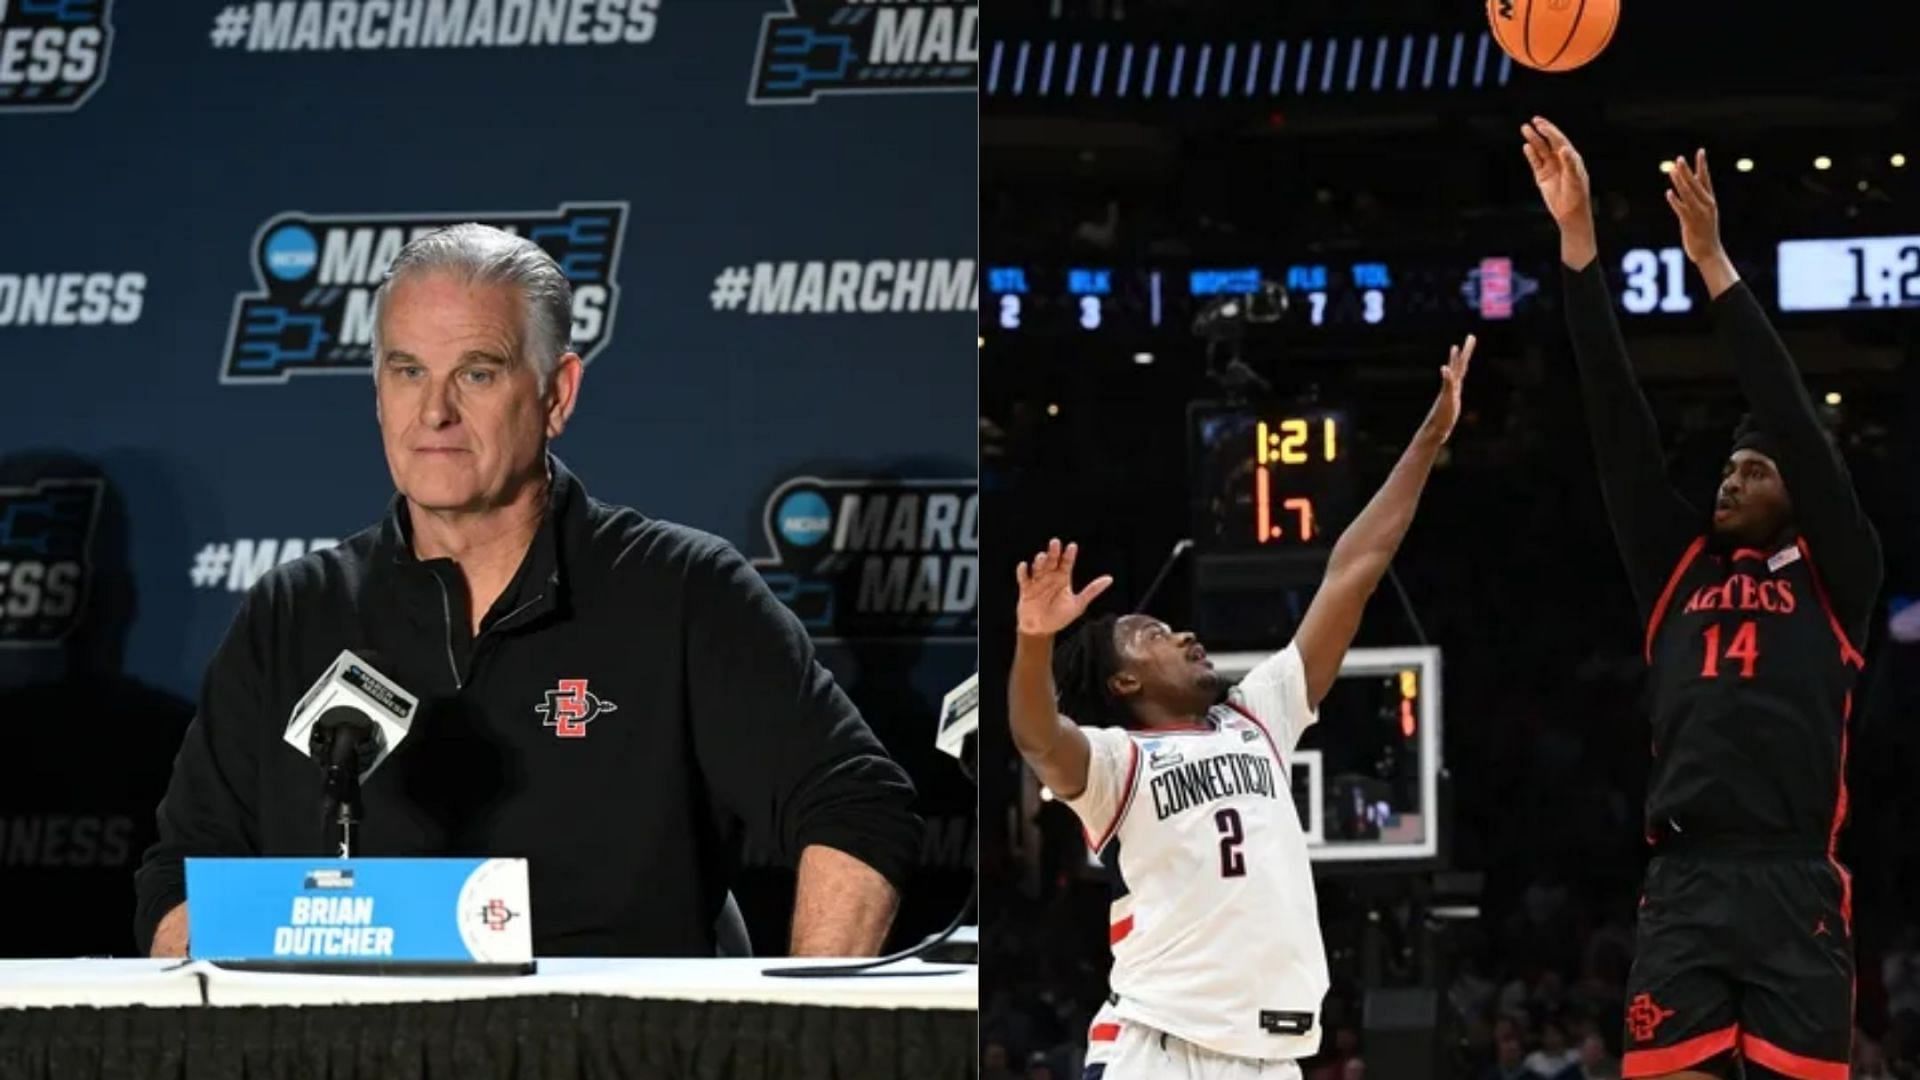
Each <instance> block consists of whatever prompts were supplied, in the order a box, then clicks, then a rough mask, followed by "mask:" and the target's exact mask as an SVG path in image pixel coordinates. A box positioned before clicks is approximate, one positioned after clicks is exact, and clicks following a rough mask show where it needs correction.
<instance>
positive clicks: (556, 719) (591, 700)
mask: <svg viewBox="0 0 1920 1080" xmlns="http://www.w3.org/2000/svg"><path fill="white" fill-rule="evenodd" d="M619 709H620V706H618V705H615V704H614V703H613V702H611V701H606V700H603V699H601V698H600V697H598V696H596V695H595V694H594V692H593V691H591V690H588V689H587V680H585V679H561V680H560V687H559V689H557V690H549V691H547V699H546V700H545V701H543V702H541V703H540V704H538V705H535V706H534V707H533V711H534V712H537V713H539V714H540V726H541V727H550V728H552V729H553V733H554V734H555V735H558V736H559V737H560V738H562V739H584V738H586V737H587V725H588V724H590V723H592V722H593V718H594V717H596V716H604V715H606V714H607V713H610V712H618V711H619Z"/></svg>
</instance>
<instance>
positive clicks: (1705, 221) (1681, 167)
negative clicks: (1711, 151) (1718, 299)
mask: <svg viewBox="0 0 1920 1080" xmlns="http://www.w3.org/2000/svg"><path fill="white" fill-rule="evenodd" d="M1693 160H1694V164H1693V165H1691V166H1689V165H1688V164H1687V159H1686V158H1684V157H1677V158H1674V159H1673V168H1672V169H1671V170H1669V171H1668V172H1667V181H1668V184H1669V185H1670V186H1669V187H1668V188H1667V205H1668V206H1671V207H1673V215H1674V216H1675V217H1677V218H1679V219H1680V246H1681V247H1683V248H1685V249H1686V251H1687V258H1689V259H1691V260H1693V262H1694V264H1695V265H1698V264H1700V263H1703V262H1706V261H1708V260H1710V259H1713V258H1715V257H1717V256H1719V255H1720V254H1722V248H1721V246H1720V203H1719V200H1717V199H1715V198H1714V195H1713V173H1711V172H1709V171H1708V170H1707V152H1706V151H1705V150H1695V151H1694V152H1693Z"/></svg>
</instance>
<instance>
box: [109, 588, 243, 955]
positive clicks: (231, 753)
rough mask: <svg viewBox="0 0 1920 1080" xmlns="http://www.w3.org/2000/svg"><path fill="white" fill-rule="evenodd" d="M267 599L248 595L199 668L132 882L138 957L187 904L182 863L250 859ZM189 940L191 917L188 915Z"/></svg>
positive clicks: (184, 872)
mask: <svg viewBox="0 0 1920 1080" xmlns="http://www.w3.org/2000/svg"><path fill="white" fill-rule="evenodd" d="M270 609H271V604H270V601H269V598H267V597H265V596H263V595H262V588H261V587H256V588H255V589H254V590H253V591H252V592H250V593H249V594H248V595H247V598H246V600H245V601H243V602H242V603H241V605H240V610H239V612H237V613H236V614H235V615H234V619H233V624H232V625H231V626H229V627H228V628H227V635H226V637H225V638H224V639H223V640H222V641H221V642H220V647H219V648H218V649H217V650H215V652H214V654H213V660H212V662H211V663H209V664H208V665H207V674H206V678H205V679H204V680H203V681H202V682H201V687H200V707H199V709H198V711H197V712H196V713H195V714H194V717H193V723H192V724H190V725H188V727H187V733H186V736H185V738H184V739H183V740H182V741H181V743H180V751H179V753H178V754H176V755H175V756H174V759H173V778H172V779H171V780H169V781H168V782H167V793H166V795H165V796H164V797H163V798H162V799H161V800H160V806H159V809H158V810H157V812H156V817H157V819H158V825H159V834H160V837H159V840H158V841H156V842H155V843H154V845H153V846H152V847H150V848H148V849H147V852H146V854H145V855H144V856H143V857H142V858H141V860H140V869H139V870H138V871H136V872H135V874H134V909H133V910H134V915H133V935H134V940H135V941H136V942H137V943H138V944H139V946H140V952H141V954H142V955H145V954H146V953H148V952H149V951H151V950H152V948H153V931H154V928H155V927H156V926H157V925H159V922H160V920H161V919H162V918H163V917H164V916H165V915H166V914H167V912H169V911H171V910H173V908H174V906H175V905H176V904H179V903H180V902H181V901H182V900H185V899H186V898H187V878H186V862H185V860H186V857H187V856H189V855H254V854H257V853H258V852H259V834H258V830H257V828H256V824H255V821H256V819H255V813H256V809H257V808H256V807H255V805H254V792H255V790H256V788H255V783H254V777H255V773H256V770H257V768H258V765H259V757H258V750H257V748H258V743H259V738H258V736H259V731H260V726H259V725H260V715H259V707H260V701H261V695H260V685H261V680H262V678H263V676H264V672H263V670H262V667H261V665H262V664H263V663H264V658H265V657H266V656H267V654H268V650H267V635H268V634H270V633H271V627H270V623H269V621H268V620H267V619H266V618H265V617H263V615H262V612H264V611H268V610H270ZM188 932H189V934H191V932H192V912H191V910H189V912H188Z"/></svg>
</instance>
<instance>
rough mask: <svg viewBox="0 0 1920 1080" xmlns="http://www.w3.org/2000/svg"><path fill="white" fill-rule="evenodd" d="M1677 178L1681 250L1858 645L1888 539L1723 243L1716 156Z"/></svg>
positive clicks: (1699, 154)
mask: <svg viewBox="0 0 1920 1080" xmlns="http://www.w3.org/2000/svg"><path fill="white" fill-rule="evenodd" d="M1667 179H1668V181H1669V182H1670V184H1671V186H1670V187H1669V189H1668V191H1667V205H1668V206H1671V207H1672V208H1673V212H1674V216H1675V217H1677V218H1679V220H1680V242H1681V245H1682V246H1683V247H1685V248H1686V251H1687V257H1688V258H1689V259H1691V260H1693V264H1694V266H1696V267H1698V268H1699V270H1700V276H1701V278H1702V279H1703V280H1704V281H1705V282H1706V286H1707V295H1708V296H1710V297H1712V298H1713V319H1714V334H1715V337H1716V338H1718V340H1719V344H1720V349H1721V351H1722V352H1723V353H1724V354H1726V355H1727V357H1728V358H1729V359H1730V360H1731V361H1732V362H1733V368H1734V372H1735V374H1736V375H1738V377H1739V379H1740V389H1741V391H1742V392H1743V393H1745V394H1746V397H1747V402H1748V404H1749V405H1750V406H1752V408H1753V415H1754V419H1755V421H1756V422H1757V423H1758V424H1759V426H1760V429H1761V430H1762V431H1765V432H1766V433H1767V434H1768V435H1769V436H1771V437H1772V438H1773V439H1774V440H1775V441H1776V443H1777V445H1778V447H1779V450H1780V460H1779V461H1776V462H1774V464H1775V465H1777V466H1778V467H1779V469H1780V478H1781V479H1782V480H1783V481H1784V482H1785V483H1786V485H1787V493H1788V495H1789V496H1790V497H1791V498H1792V499H1793V508H1794V524H1795V526H1796V527H1797V528H1798V529H1799V531H1800V533H1801V534H1802V535H1804V536H1805V537H1806V538H1807V541H1808V547H1809V549H1810V550H1811V551H1812V552H1813V557H1814V562H1815V565H1817V566H1818V567H1819V568H1820V575H1821V577H1822V578H1824V579H1825V580H1826V583H1827V589H1828V592H1829V593H1830V594H1831V595H1832V597H1833V603H1834V607H1835V609H1836V611H1837V613H1838V614H1839V616H1840V618H1841V619H1842V621H1844V622H1845V623H1846V628H1847V630H1848V631H1849V632H1850V633H1852V634H1854V635H1856V637H1855V640H1856V641H1857V640H1858V635H1860V634H1861V633H1863V632H1864V630H1865V627H1866V622H1867V619H1868V617H1869V615H1870V614H1871V613H1872V610H1873V603H1874V597H1875V594H1877V593H1878V592H1879V591H1880V576H1881V562H1880V539H1879V536H1878V535H1877V534H1876V533H1875V532H1874V529H1873V525H1872V523H1871V522H1869V521H1868V520H1867V515H1866V512H1865V511H1864V510H1862V509H1861V508H1860V499H1859V496H1858V495H1856V494H1855V493H1854V490H1853V479H1852V477H1850V476H1849V475H1848V474H1847V467H1846V464H1845V463H1844V462H1843V461H1841V459H1840V453H1839V451H1838V450H1836V449H1835V448H1834V446H1833V444H1832V443H1831V442H1829V441H1828V440H1827V433H1826V429H1825V428H1823V427H1821V425H1820V419H1819V416H1818V414H1817V413H1815V412H1814V408H1813V399H1812V398H1811V397H1810V396H1808V394H1807V386H1806V383H1805V382H1804V381H1802V380H1801V378H1800V371H1799V369H1798V368H1797V367H1795V366H1794V362H1793V357H1792V355H1791V354H1789V353H1788V352H1787V346H1786V343H1785V342H1783V341H1781V340H1780V335H1779V334H1777V333H1775V332H1774V329H1773V324H1772V323H1770V322H1769V321H1768V320H1767V314H1766V312H1765V310H1763V309H1762V308H1761V307H1760V301H1759V300H1758V299H1757V298H1756V297H1755V296H1754V295H1753V290H1751V289H1749V288H1747V286H1746V283H1745V282H1742V281H1741V280H1740V274H1739V272H1738V271H1736V270H1735V269H1734V268H1733V260H1732V259H1730V258H1728V257H1727V250H1726V248H1725V247H1723V246H1722V245H1721V243H1720V205H1719V200H1718V199H1716V198H1715V196H1714V191H1713V174H1712V172H1711V171H1710V170H1709V169H1708V167H1707V152H1706V151H1705V150H1698V151H1696V152H1695V154H1694V161H1693V164H1691V165H1689V164H1688V163H1687V160H1686V159H1685V158H1676V159H1675V160H1674V166H1673V170H1672V171H1671V172H1669V173H1668V174H1667Z"/></svg>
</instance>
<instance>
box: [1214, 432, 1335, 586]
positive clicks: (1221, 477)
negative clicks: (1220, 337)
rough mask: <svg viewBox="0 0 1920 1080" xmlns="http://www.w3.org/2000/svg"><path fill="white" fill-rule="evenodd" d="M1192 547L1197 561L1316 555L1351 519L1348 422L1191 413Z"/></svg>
mask: <svg viewBox="0 0 1920 1080" xmlns="http://www.w3.org/2000/svg"><path fill="white" fill-rule="evenodd" d="M1187 415H1188V431H1189V435H1190V439H1191V456H1190V460H1191V462H1192V467H1193V473H1194V476H1193V484H1192V486H1191V488H1190V490H1191V491H1192V492H1193V528H1194V532H1193V537H1194V541H1195V543H1196V544H1197V545H1198V546H1199V547H1200V549H1201V550H1202V551H1209V552H1254V551H1287V550H1294V551H1320V550H1324V549H1326V548H1328V547H1330V546H1331V545H1332V543H1333V538H1334V537H1335V536H1337V535H1338V534H1339V532H1340V530H1341V529H1342V528H1344V527H1345V525H1346V523H1347V519H1348V517H1349V516H1350V515H1351V513H1352V501H1353V470H1352V467H1351V458H1352V455H1351V454H1350V452H1349V449H1348V448H1349V446H1350V445H1351V440H1350V439H1349V438H1348V429H1347V414H1346V413H1345V412H1342V411H1339V410H1334V409H1323V408H1313V409H1302V408H1296V407H1290V406H1286V405H1279V404H1215V403H1210V402H1196V403H1194V404H1193V405H1191V406H1189V407H1188V414H1187Z"/></svg>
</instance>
